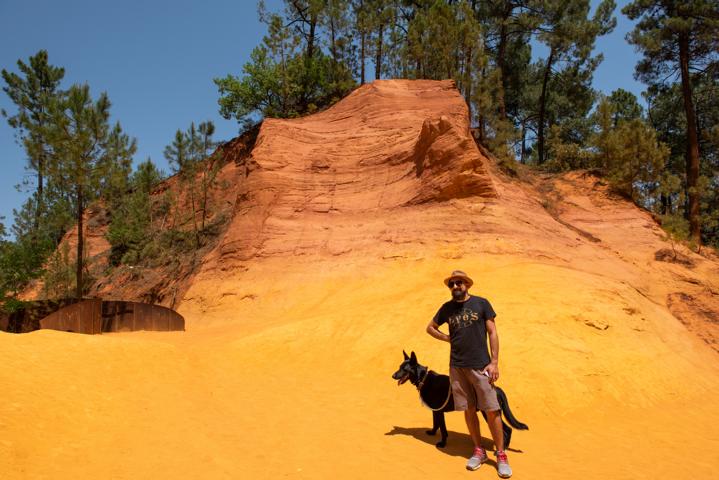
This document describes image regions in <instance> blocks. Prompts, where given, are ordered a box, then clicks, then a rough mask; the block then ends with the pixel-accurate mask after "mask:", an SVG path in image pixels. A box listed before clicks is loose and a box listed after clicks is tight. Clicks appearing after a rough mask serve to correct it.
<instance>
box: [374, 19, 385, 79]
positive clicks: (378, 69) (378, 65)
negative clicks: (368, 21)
mask: <svg viewBox="0 0 719 480" xmlns="http://www.w3.org/2000/svg"><path fill="white" fill-rule="evenodd" d="M383 32H384V25H382V24H381V23H380V24H379V31H378V32H377V51H376V54H375V60H374V78H375V80H379V79H380V78H381V73H382V40H383V38H382V37H383V36H384V33H383Z"/></svg>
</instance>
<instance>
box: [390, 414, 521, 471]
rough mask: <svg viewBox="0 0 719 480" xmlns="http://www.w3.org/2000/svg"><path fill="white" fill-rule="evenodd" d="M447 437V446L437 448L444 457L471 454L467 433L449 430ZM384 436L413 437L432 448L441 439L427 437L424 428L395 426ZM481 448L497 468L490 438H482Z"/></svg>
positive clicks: (469, 439) (470, 440) (470, 442)
mask: <svg viewBox="0 0 719 480" xmlns="http://www.w3.org/2000/svg"><path fill="white" fill-rule="evenodd" d="M447 433H448V436H447V446H446V447H444V448H437V450H439V451H440V452H442V453H444V454H445V455H451V456H453V457H462V458H468V457H469V456H470V455H471V454H472V447H473V444H472V438H471V437H470V436H469V434H468V433H459V432H455V431H452V430H449V431H448V432H447ZM385 435H408V436H410V437H414V438H416V439H417V440H419V441H422V442H424V443H426V444H428V445H432V446H434V445H435V444H436V443H437V442H438V441H439V439H440V438H441V437H440V435H439V432H437V434H436V435H434V436H433V435H429V434H428V433H427V429H426V428H406V427H398V426H397V425H395V426H394V427H393V428H392V430H390V431H389V432H387V433H385ZM482 447H483V448H484V449H485V450H487V452H488V456H489V459H488V460H487V464H488V465H492V466H493V467H495V468H496V467H497V462H496V461H495V460H494V458H493V455H492V454H491V452H492V451H493V450H494V442H493V441H492V439H491V438H485V437H482ZM507 451H509V452H515V453H523V452H522V450H517V449H514V448H508V449H507Z"/></svg>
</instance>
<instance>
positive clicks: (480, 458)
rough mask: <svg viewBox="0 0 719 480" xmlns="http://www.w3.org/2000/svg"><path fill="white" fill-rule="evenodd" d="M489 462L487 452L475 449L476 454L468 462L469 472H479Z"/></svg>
mask: <svg viewBox="0 0 719 480" xmlns="http://www.w3.org/2000/svg"><path fill="white" fill-rule="evenodd" d="M486 461H487V452H485V451H484V449H483V448H482V447H475V449H474V453H473V454H472V456H471V457H469V460H467V470H477V469H478V468H479V467H481V466H482V464H483V463H484V462H486Z"/></svg>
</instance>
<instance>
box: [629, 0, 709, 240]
mask: <svg viewBox="0 0 719 480" xmlns="http://www.w3.org/2000/svg"><path fill="white" fill-rule="evenodd" d="M622 12H623V13H624V14H625V15H627V16H628V17H629V18H630V19H631V20H637V19H638V20H639V21H638V23H637V24H636V26H635V28H634V30H633V31H632V32H630V33H629V34H628V35H627V40H628V41H629V42H630V43H632V44H633V45H635V46H636V47H637V48H638V50H639V51H640V52H641V53H642V54H643V55H644V57H643V58H642V60H640V61H639V63H638V64H637V67H636V76H637V78H638V79H640V80H642V81H644V82H645V83H647V84H649V85H650V86H651V85H657V84H664V83H666V82H671V81H673V80H674V79H676V77H677V76H678V77H679V79H680V82H681V92H682V100H683V102H682V103H683V111H684V117H685V120H686V142H687V150H686V190H687V193H688V195H687V199H688V205H687V208H686V215H687V219H688V220H689V231H690V236H691V238H692V239H693V241H694V242H696V243H697V244H700V243H701V223H700V210H701V209H700V202H701V198H700V197H701V192H700V191H699V188H698V187H699V176H700V150H699V132H698V126H697V115H696V109H695V102H694V96H693V89H694V85H693V78H692V74H693V73H694V74H695V75H700V76H701V75H716V71H717V68H719V67H718V64H719V35H717V31H719V15H718V14H717V12H719V2H718V1H717V0H696V1H692V2H678V1H661V2H659V1H656V0H635V1H633V2H632V3H630V4H628V5H626V6H625V7H624V8H623V9H622ZM713 81H714V82H716V77H714V80H713Z"/></svg>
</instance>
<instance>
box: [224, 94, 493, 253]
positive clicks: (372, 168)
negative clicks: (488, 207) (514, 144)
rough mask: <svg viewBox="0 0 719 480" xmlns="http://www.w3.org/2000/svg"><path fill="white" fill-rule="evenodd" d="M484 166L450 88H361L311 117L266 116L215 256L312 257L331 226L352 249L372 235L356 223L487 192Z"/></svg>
mask: <svg viewBox="0 0 719 480" xmlns="http://www.w3.org/2000/svg"><path fill="white" fill-rule="evenodd" d="M485 162H486V159H485V158H484V157H483V156H482V155H481V154H480V153H479V150H478V149H477V147H476V145H475V143H474V141H473V139H472V137H471V135H470V131H469V123H468V114H467V106H466V104H465V102H464V100H463V98H462V97H461V96H460V95H459V92H458V91H457V90H456V88H455V86H454V82H452V81H442V82H431V81H402V80H392V81H376V82H374V83H372V84H367V85H364V86H362V87H360V88H358V89H357V90H355V91H354V92H353V93H352V94H350V95H349V96H348V97H346V98H345V99H343V100H341V101H340V102H338V103H337V104H336V105H334V106H333V107H332V108H330V109H328V110H326V111H324V112H321V113H318V114H316V115H311V116H308V117H304V118H300V119H294V120H278V119H268V120H265V122H264V123H263V125H262V128H261V130H260V133H259V137H258V139H257V143H256V145H255V148H254V150H253V152H252V155H251V158H250V159H249V161H248V165H247V178H246V181H245V182H244V183H243V185H242V186H241V191H240V192H239V195H238V202H237V204H236V211H235V216H234V219H233V222H232V225H231V226H230V228H229V229H228V233H227V235H226V236H225V238H224V239H223V240H222V241H221V244H220V247H219V256H220V257H221V258H223V257H226V256H230V257H235V258H240V259H248V258H251V257H252V256H254V255H277V254H296V253H298V252H311V251H316V250H320V249H322V248H326V246H327V244H328V242H332V241H333V240H335V239H336V235H335V234H337V233H338V230H342V232H341V233H339V236H341V237H342V243H344V246H343V249H351V248H354V247H355V246H357V242H353V241H352V237H355V239H356V240H360V241H361V240H362V239H363V238H364V239H366V237H367V234H368V233H370V234H371V231H370V232H368V231H367V230H366V229H365V230H363V228H366V225H365V224H363V223H362V222H361V220H360V219H362V218H367V217H371V216H372V215H373V214H375V215H376V214H377V213H386V212H388V211H391V210H394V209H397V208H402V207H408V206H413V205H418V204H423V203H428V202H441V201H446V200H450V199H453V198H462V197H470V196H473V197H486V198H491V197H494V196H496V192H495V190H494V186H493V184H492V180H491V177H490V175H489V172H488V170H487V168H486V165H485ZM358 220H360V221H359V224H360V228H355V229H353V228H351V227H350V226H351V225H352V224H358Z"/></svg>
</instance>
